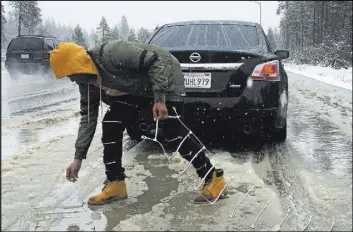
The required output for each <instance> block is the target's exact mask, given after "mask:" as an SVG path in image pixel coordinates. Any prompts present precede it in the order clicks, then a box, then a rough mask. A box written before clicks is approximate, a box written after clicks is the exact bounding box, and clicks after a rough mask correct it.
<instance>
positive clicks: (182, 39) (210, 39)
mask: <svg viewBox="0 0 353 232" xmlns="http://www.w3.org/2000/svg"><path fill="white" fill-rule="evenodd" d="M150 43H151V44H155V45H158V46H161V47H165V48H169V49H172V48H178V47H179V48H186V49H187V48H192V49H198V48H199V49H219V50H245V51H251V50H263V49H265V50H267V48H266V47H260V46H262V45H261V44H260V42H259V35H258V33H257V29H256V27H255V26H252V25H238V24H189V25H171V26H166V27H163V28H161V29H160V30H159V31H158V32H157V34H156V35H155V36H154V37H153V38H152V40H151V41H150Z"/></svg>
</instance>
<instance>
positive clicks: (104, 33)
mask: <svg viewBox="0 0 353 232" xmlns="http://www.w3.org/2000/svg"><path fill="white" fill-rule="evenodd" d="M97 31H98V32H99V33H100V38H101V43H106V42H108V41H109V40H110V28H109V25H108V23H107V20H106V19H105V17H104V16H102V19H101V22H100V23H99V27H97Z"/></svg>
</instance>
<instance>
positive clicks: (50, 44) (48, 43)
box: [46, 39, 55, 50]
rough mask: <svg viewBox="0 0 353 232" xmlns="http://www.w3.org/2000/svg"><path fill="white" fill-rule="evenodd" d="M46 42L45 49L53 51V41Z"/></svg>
mask: <svg viewBox="0 0 353 232" xmlns="http://www.w3.org/2000/svg"><path fill="white" fill-rule="evenodd" d="M46 41H47V42H46V43H47V48H48V49H49V50H53V49H54V48H55V45H54V40H52V39H47V40H46Z"/></svg>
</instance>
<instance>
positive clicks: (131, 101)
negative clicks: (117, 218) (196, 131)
mask: <svg viewBox="0 0 353 232" xmlns="http://www.w3.org/2000/svg"><path fill="white" fill-rule="evenodd" d="M166 106H167V109H168V114H169V115H170V116H175V111H174V109H173V107H175V108H176V111H177V113H178V115H181V116H183V111H184V104H183V103H182V102H167V103H166ZM152 107H153V100H152V99H147V98H142V97H136V96H131V95H124V96H120V97H116V98H114V102H113V103H112V104H111V105H110V109H108V111H107V112H106V114H105V116H104V119H103V122H102V127H103V137H102V142H103V145H104V158H103V160H104V164H105V168H106V171H105V173H106V175H107V179H108V180H110V181H113V180H124V179H125V169H124V168H123V167H122V162H121V158H122V152H123V146H122V139H123V132H124V130H125V128H126V127H128V126H130V125H135V126H136V124H137V123H138V122H137V121H138V120H141V118H140V115H146V116H148V117H147V118H145V119H144V121H147V122H151V121H152V120H153V114H152ZM141 112H145V113H141ZM181 119H182V118H181ZM160 125H161V127H162V130H163V132H164V135H165V137H166V140H167V141H169V140H172V141H171V142H170V143H171V144H170V145H172V147H175V149H177V147H178V146H179V144H180V143H181V141H182V140H181V139H178V140H173V139H174V138H176V137H178V136H181V137H182V138H184V137H185V136H186V135H187V134H188V133H189V131H188V130H187V129H186V128H185V127H184V126H183V125H182V124H181V123H180V122H179V120H178V119H165V120H163V121H161V124H160ZM201 148H202V145H201V144H200V143H199V142H198V141H197V140H196V139H195V137H194V135H189V136H188V138H187V139H186V140H185V141H184V142H183V144H182V146H181V147H180V148H179V153H180V155H181V156H182V157H183V158H185V159H186V160H188V161H191V159H192V158H193V157H194V156H195V155H196V153H198V152H199V151H200V149H201ZM192 165H193V166H194V168H195V169H196V172H197V174H198V176H199V177H200V178H203V177H204V176H205V175H206V174H207V172H208V171H209V169H210V168H212V165H211V162H210V160H209V159H208V157H207V156H206V155H205V153H204V152H203V151H202V152H199V154H198V155H197V156H196V158H195V159H194V160H193V162H192ZM210 173H212V172H210ZM209 176H211V175H209Z"/></svg>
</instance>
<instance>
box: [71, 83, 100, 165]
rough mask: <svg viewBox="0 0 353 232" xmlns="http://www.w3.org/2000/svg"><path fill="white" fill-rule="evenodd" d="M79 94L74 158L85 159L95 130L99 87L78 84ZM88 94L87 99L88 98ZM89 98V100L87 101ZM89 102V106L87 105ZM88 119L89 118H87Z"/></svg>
mask: <svg viewBox="0 0 353 232" xmlns="http://www.w3.org/2000/svg"><path fill="white" fill-rule="evenodd" d="M78 85H79V90H80V94H81V99H80V109H81V110H80V114H81V121H80V125H79V129H78V135H77V139H76V143H75V148H76V151H75V159H86V155H87V151H88V148H89V147H90V145H91V142H92V139H93V137H94V133H95V132H96V127H97V119H98V111H99V89H98V88H97V87H95V86H93V85H90V86H89V92H88V84H78ZM88 94H89V99H88ZM88 100H89V101H88ZM88 104H89V106H88ZM88 116H89V117H88ZM88 119H89V120H88Z"/></svg>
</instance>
